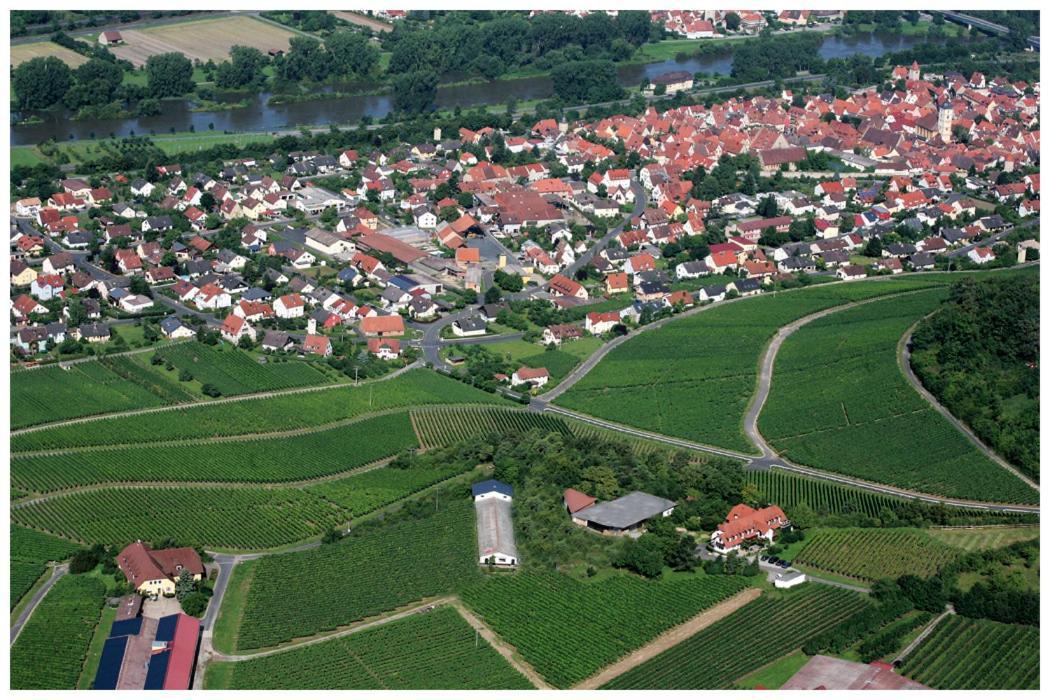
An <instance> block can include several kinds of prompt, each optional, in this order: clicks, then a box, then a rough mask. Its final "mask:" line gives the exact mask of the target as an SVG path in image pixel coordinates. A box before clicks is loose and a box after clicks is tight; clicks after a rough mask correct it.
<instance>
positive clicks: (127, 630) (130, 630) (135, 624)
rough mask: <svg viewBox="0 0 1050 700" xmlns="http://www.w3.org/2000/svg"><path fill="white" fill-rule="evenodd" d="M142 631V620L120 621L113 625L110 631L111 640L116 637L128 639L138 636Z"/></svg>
mask: <svg viewBox="0 0 1050 700" xmlns="http://www.w3.org/2000/svg"><path fill="white" fill-rule="evenodd" d="M140 629H142V618H141V617H133V618H131V619H130V620H119V621H117V622H114V623H113V627H112V628H110V630H109V637H110V639H112V638H114V637H128V636H132V635H136V634H138V633H139V630H140Z"/></svg>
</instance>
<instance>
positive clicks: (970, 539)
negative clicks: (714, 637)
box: [929, 525, 1039, 552]
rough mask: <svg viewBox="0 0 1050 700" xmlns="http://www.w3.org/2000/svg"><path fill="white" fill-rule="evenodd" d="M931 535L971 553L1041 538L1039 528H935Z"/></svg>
mask: <svg viewBox="0 0 1050 700" xmlns="http://www.w3.org/2000/svg"><path fill="white" fill-rule="evenodd" d="M929 533H930V535H931V536H932V537H933V538H934V539H936V540H940V541H941V542H944V543H945V544H947V545H951V546H952V547H958V548H959V549H964V550H966V551H968V552H969V551H974V550H978V549H999V548H1000V547H1006V546H1007V545H1011V544H1013V543H1014V542H1023V541H1025V540H1031V539H1035V538H1036V537H1039V526H1038V525H1032V526H1028V527H1024V526H1020V527H963V528H934V529H932V530H930V531H929Z"/></svg>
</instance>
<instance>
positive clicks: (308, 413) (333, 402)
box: [11, 369, 506, 452]
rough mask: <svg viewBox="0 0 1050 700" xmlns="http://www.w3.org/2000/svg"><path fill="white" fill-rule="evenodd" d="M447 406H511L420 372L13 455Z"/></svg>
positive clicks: (71, 435) (44, 435) (62, 429)
mask: <svg viewBox="0 0 1050 700" xmlns="http://www.w3.org/2000/svg"><path fill="white" fill-rule="evenodd" d="M34 371H39V370H34ZM46 371H50V370H46ZM443 403H456V404H467V403H489V404H495V403H498V404H503V405H506V401H505V400H504V399H500V398H499V397H497V396H495V395H494V394H490V393H488V392H484V391H481V390H479V389H475V388H473V387H470V386H468V385H466V384H464V383H463V382H459V381H456V380H455V379H450V378H448V377H444V376H442V375H440V374H438V373H436V372H431V371H429V370H425V369H416V370H412V371H410V372H406V373H405V374H403V375H400V376H398V377H395V378H393V379H388V380H384V381H379V382H375V383H367V384H362V385H361V386H358V387H352V386H347V387H342V386H340V387H334V388H332V389H325V390H323V391H310V392H304V393H299V394H287V395H284V396H273V397H268V398H262V399H245V400H243V401H232V402H227V403H223V404H220V405H215V406H209V405H208V404H206V403H204V404H191V405H187V406H186V407H185V408H180V409H178V410H174V411H164V412H161V413H146V414H143V415H138V416H131V417H127V418H112V419H109V418H107V419H100V420H97V421H92V422H90V423H86V424H81V425H68V426H59V427H55V428H45V429H42V430H38V431H34V432H31V433H24V434H21V435H15V436H13V437H12V440H11V450H12V451H13V452H18V451H26V450H50V449H62V448H68V447H90V446H95V445H134V444H139V443H155V442H159V441H164V440H194V439H203V438H212V437H228V436H233V435H249V434H258V433H268V432H274V431H283V430H295V429H304V428H315V427H317V426H320V425H325V424H328V423H334V422H336V421H341V420H347V419H350V418H353V417H355V416H359V415H362V414H365V413H370V412H373V411H383V410H388V409H391V408H400V407H402V406H404V407H408V406H422V405H429V404H443Z"/></svg>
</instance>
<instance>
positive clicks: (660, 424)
mask: <svg viewBox="0 0 1050 700" xmlns="http://www.w3.org/2000/svg"><path fill="white" fill-rule="evenodd" d="M940 283H942V282H941V280H939V279H938V278H937V277H935V276H928V277H927V276H923V277H906V278H895V279H888V278H887V279H882V280H873V281H868V282H862V283H856V284H848V285H819V286H814V287H808V288H805V289H801V290H799V291H796V292H790V293H786V294H779V295H777V296H773V295H763V296H759V297H754V298H752V299H748V300H744V301H741V302H734V303H732V304H725V305H719V306H714V307H711V308H710V309H708V310H705V311H703V312H701V313H698V314H696V315H694V316H691V317H688V318H683V319H678V320H675V321H673V322H671V323H668V324H667V325H665V326H663V327H661V328H659V329H657V330H653V331H650V332H648V333H644V334H642V335H639V336H637V337H635V338H632V339H631V340H629V341H627V342H626V343H624V344H622V345H620V346H618V347H617V348H615V349H613V350H612V351H611V352H610V353H609V354H608V355H606V356H605V357H604V358H603V359H602V361H601V362H599V363H598V365H597V366H596V367H595V368H594V369H593V370H591V372H590V373H588V374H587V375H586V376H584V377H583V379H581V380H580V381H579V382H578V383H577V384H576V385H574V386H573V387H572V388H571V389H569V391H568V392H566V393H565V394H564V395H563V396H561V397H560V398H558V399H557V400H556V401H555V403H557V404H559V405H562V406H565V407H566V408H571V409H574V410H578V411H581V412H583V413H588V414H590V415H593V416H597V417H600V418H605V419H607V420H611V421H615V422H618V423H624V424H627V425H631V426H635V427H638V428H643V429H646V430H651V431H653V432H657V433H661V434H664V435H672V436H675V437H680V438H685V439H688V440H695V441H696V442H700V443H704V444H708V445H717V446H719V447H726V448H730V449H736V450H741V451H744V452H753V451H754V449H755V448H754V446H753V445H752V444H751V443H750V442H749V441H748V440H747V438H746V436H745V435H744V433H743V417H744V413H745V411H746V409H747V404H748V402H749V401H750V400H751V396H752V394H753V393H754V387H755V383H756V380H757V369H758V361H759V357H760V356H761V354H762V352H763V351H764V349H765V346H766V344H767V343H768V341H769V339H770V338H771V337H772V336H773V335H774V334H775V333H776V331H777V329H778V328H780V327H781V326H784V325H786V324H788V323H790V322H792V321H794V320H796V319H798V318H801V317H803V316H806V315H808V314H811V313H813V312H815V311H820V310H822V309H826V308H830V307H833V306H838V305H841V304H845V303H848V302H850V301H854V300H858V299H863V298H867V297H874V296H880V295H883V294H891V293H894V292H900V291H904V290H908V289H915V288H921V287H928V286H931V285H933V284H940Z"/></svg>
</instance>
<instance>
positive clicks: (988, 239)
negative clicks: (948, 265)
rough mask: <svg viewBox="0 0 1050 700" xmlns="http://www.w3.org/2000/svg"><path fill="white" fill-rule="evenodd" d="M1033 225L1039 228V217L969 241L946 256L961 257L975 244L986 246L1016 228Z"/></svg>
mask: <svg viewBox="0 0 1050 700" xmlns="http://www.w3.org/2000/svg"><path fill="white" fill-rule="evenodd" d="M1033 226H1034V227H1035V228H1036V229H1037V230H1038V228H1039V219H1038V218H1036V219H1032V220H1031V221H1025V222H1024V223H1023V224H1020V225H1018V226H1011V227H1009V228H1006V229H1003V230H1002V231H1000V232H999V233H995V234H992V235H991V236H988V237H986V238H982V239H981V240H979V241H974V242H973V243H969V244H967V245H964V246H962V247H961V248H956V249H955V250H953V251H951V252H950V253H948V257H949V258H960V257H962V256H964V255H967V254H968V253H969V252H970V251H971V250H973V249H974V248H976V247H977V246H988V245H991V244H992V243H995V242H996V241H999V240H1002V239H1003V238H1005V237H1006V236H1009V235H1010V234H1011V233H1013V232H1014V231H1015V230H1016V229H1021V230H1025V229H1028V228H1031V227H1033Z"/></svg>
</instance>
